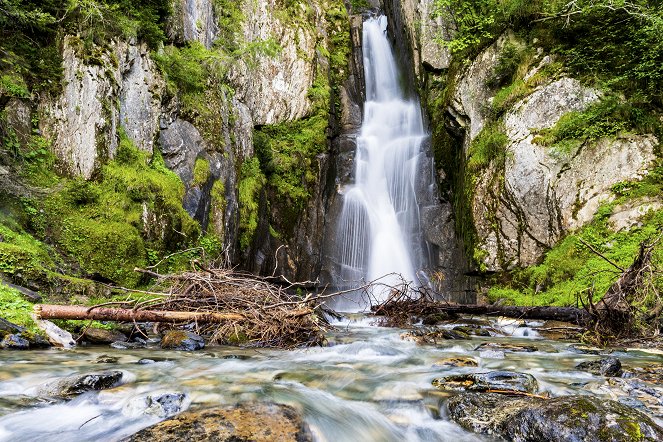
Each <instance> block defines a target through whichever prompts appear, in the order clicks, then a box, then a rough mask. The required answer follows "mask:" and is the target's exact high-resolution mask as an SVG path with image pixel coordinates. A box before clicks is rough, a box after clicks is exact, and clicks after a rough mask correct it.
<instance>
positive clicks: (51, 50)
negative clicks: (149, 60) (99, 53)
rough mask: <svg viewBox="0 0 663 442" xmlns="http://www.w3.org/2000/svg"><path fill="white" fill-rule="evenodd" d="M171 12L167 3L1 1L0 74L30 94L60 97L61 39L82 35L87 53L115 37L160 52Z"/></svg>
mask: <svg viewBox="0 0 663 442" xmlns="http://www.w3.org/2000/svg"><path fill="white" fill-rule="evenodd" d="M170 8H171V2H170V1H169V0H146V1H141V2H135V1H132V0H66V1H62V0H0V53H1V54H2V56H1V57H0V74H1V75H3V76H4V75H7V74H8V73H10V75H17V76H19V77H23V78H24V79H25V80H24V81H25V84H26V85H27V89H28V90H31V91H44V92H50V93H55V92H58V91H59V88H60V77H61V73H62V66H61V64H62V63H61V62H62V59H61V54H60V50H59V44H60V43H61V37H62V35H65V34H70V35H77V36H79V37H80V38H81V39H82V41H83V43H84V47H85V48H91V47H92V45H93V43H96V44H98V45H101V46H106V45H107V44H108V41H109V40H110V39H111V38H114V37H122V38H125V39H128V38H131V37H136V38H138V39H139V40H142V41H145V42H147V43H148V44H149V45H150V46H151V47H152V48H156V47H157V46H158V45H160V44H161V43H162V42H163V41H164V40H165V39H166V36H165V19H166V17H167V16H168V15H169V14H170ZM2 83H3V87H4V86H6V85H5V84H4V83H5V82H4V81H3V82H2ZM23 92H24V91H23ZM14 93H16V91H14Z"/></svg>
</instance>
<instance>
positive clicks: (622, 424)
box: [447, 393, 663, 442]
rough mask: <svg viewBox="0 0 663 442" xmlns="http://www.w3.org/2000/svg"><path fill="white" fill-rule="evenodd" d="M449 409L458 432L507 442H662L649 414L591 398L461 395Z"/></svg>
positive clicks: (658, 429) (448, 405) (661, 436)
mask: <svg viewBox="0 0 663 442" xmlns="http://www.w3.org/2000/svg"><path fill="white" fill-rule="evenodd" d="M447 407H448V409H449V416H450V417H451V418H452V419H453V420H454V421H456V422H457V423H458V424H460V425H461V426H462V427H464V428H466V429H468V430H470V431H474V432H477V433H483V434H491V435H497V436H501V437H503V438H505V439H507V440H510V441H518V442H566V441H583V442H605V441H642V440H648V441H657V440H663V428H661V427H660V426H658V425H657V424H656V423H654V422H653V421H652V420H651V419H650V418H649V417H648V416H647V415H645V414H643V413H641V412H639V411H637V410H635V409H632V408H630V407H628V406H626V405H623V404H620V403H618V402H615V401H611V400H604V399H601V398H597V397H592V396H566V397H559V398H553V399H540V398H532V397H528V398H513V397H509V396H505V395H499V394H492V393H491V394H476V393H465V394H462V395H458V396H455V397H452V398H451V399H449V401H448V402H447Z"/></svg>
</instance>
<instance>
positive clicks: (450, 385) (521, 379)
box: [432, 371, 539, 393]
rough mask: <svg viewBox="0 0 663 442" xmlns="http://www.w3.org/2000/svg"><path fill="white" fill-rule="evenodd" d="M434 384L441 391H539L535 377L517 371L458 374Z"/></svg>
mask: <svg viewBox="0 0 663 442" xmlns="http://www.w3.org/2000/svg"><path fill="white" fill-rule="evenodd" d="M432 383H433V385H434V386H435V387H437V388H439V389H440V390H451V391H489V390H500V391H518V392H522V393H536V392H537V391H538V389H539V385H538V383H537V382H536V379H535V378H534V376H532V375H531V374H527V373H518V372H515V371H490V372H487V373H468V374H457V375H451V376H445V377H442V378H437V379H433V381H432Z"/></svg>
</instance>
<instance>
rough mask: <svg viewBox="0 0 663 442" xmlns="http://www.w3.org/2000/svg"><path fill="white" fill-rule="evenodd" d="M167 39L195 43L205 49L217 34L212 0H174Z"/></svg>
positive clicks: (210, 44) (217, 28)
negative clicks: (200, 44) (198, 43)
mask: <svg viewBox="0 0 663 442" xmlns="http://www.w3.org/2000/svg"><path fill="white" fill-rule="evenodd" d="M173 9H174V11H173V18H172V19H171V23H170V29H169V30H168V31H169V32H168V33H169V37H170V38H172V39H175V40H178V41H179V42H189V41H197V42H200V43H202V44H203V45H204V46H205V47H206V48H207V49H210V48H211V47H212V44H213V43H214V40H215V39H216V37H217V35H218V33H219V26H218V24H217V19H216V17H215V15H214V2H213V1H212V0H175V1H174V2H173Z"/></svg>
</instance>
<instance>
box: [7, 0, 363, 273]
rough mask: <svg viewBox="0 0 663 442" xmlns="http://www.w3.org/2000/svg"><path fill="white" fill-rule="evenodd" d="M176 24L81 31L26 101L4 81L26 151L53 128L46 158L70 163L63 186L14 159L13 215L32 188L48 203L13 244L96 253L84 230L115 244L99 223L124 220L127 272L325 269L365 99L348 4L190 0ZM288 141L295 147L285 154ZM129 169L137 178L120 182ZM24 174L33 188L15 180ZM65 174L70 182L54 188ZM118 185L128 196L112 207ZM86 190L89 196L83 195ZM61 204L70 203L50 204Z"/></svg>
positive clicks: (86, 269) (64, 166) (67, 39)
mask: <svg viewBox="0 0 663 442" xmlns="http://www.w3.org/2000/svg"><path fill="white" fill-rule="evenodd" d="M166 28H167V38H168V40H167V41H166V42H165V47H162V48H161V49H159V48H153V47H148V45H147V44H146V43H144V42H141V41H139V40H137V39H135V38H131V39H127V40H125V39H122V38H112V39H110V40H107V41H104V42H101V41H97V40H92V41H90V40H89V39H83V38H81V37H79V36H75V35H65V36H64V37H63V38H62V40H61V42H60V44H59V46H58V50H59V51H60V54H61V60H62V62H61V63H62V64H61V67H62V71H61V78H60V80H59V81H60V83H61V85H62V87H61V89H60V90H59V91H58V93H57V94H42V95H36V94H35V95H32V96H28V94H27V93H26V94H25V95H24V96H20V97H17V98H11V94H10V93H6V91H5V90H4V89H3V102H2V104H3V117H4V116H5V115H7V118H6V120H3V122H4V121H6V122H7V124H6V129H7V133H8V134H11V135H12V136H15V134H22V133H27V134H26V136H25V139H24V140H19V142H18V143H19V144H20V146H18V147H17V149H18V151H19V152H18V153H19V154H22V152H23V151H24V150H25V151H29V150H30V149H32V148H33V144H34V140H36V139H37V138H38V140H39V141H40V142H43V144H44V146H45V147H46V149H47V150H46V149H44V150H43V155H45V157H44V158H47V161H46V160H45V161H46V164H44V165H45V166H46V167H48V168H50V167H52V168H53V170H54V171H56V172H57V175H48V179H49V180H51V181H50V182H44V183H41V182H39V183H35V182H36V181H39V180H40V179H41V178H40V177H41V175H40V174H41V172H39V173H34V174H33V173H32V172H30V173H27V172H26V170H27V169H28V168H27V167H23V168H22V167H21V165H20V164H19V163H15V162H13V160H12V158H11V156H6V157H3V164H4V163H6V164H7V166H6V167H4V166H3V183H4V182H5V181H7V186H4V185H3V190H9V192H8V193H7V194H5V193H4V192H3V201H4V200H7V201H8V202H7V204H6V207H7V209H3V211H4V212H7V213H8V214H9V216H12V217H14V216H15V215H16V214H17V213H22V212H23V210H22V209H21V207H20V205H21V203H20V201H18V200H16V198H17V197H19V196H20V195H26V196H29V199H30V201H31V202H30V203H29V204H30V206H31V207H35V210H36V211H37V215H36V216H34V217H33V216H32V215H30V213H28V215H27V219H25V228H26V231H22V230H21V229H18V228H16V229H13V230H12V229H8V230H7V232H10V231H11V235H9V233H8V234H7V235H5V236H6V237H7V238H10V237H11V238H12V240H11V241H8V240H5V242H17V241H18V239H17V240H16V241H14V238H19V237H20V236H21V235H23V234H24V233H25V234H27V235H30V234H31V232H30V231H31V230H34V231H36V232H35V233H36V234H35V237H37V238H38V239H40V240H42V241H44V245H43V246H42V245H40V246H39V247H40V249H41V248H42V247H43V248H44V253H53V252H55V250H52V251H46V250H47V249H48V248H49V247H50V245H53V246H55V248H56V249H58V251H59V252H62V253H63V254H64V255H65V261H66V260H67V258H66V256H67V255H68V254H69V253H72V252H74V251H75V250H80V248H79V247H78V246H76V247H74V246H73V245H72V244H71V242H72V240H73V241H80V239H78V240H77V239H75V238H72V236H76V235H78V237H79V238H80V236H81V235H82V236H88V238H87V240H89V241H90V243H94V244H95V246H98V244H97V243H96V242H97V240H98V241H99V242H106V241H108V240H109V237H108V235H107V234H102V233H101V232H99V231H105V232H108V231H109V230H113V227H111V226H109V225H108V223H110V222H116V223H120V224H123V226H122V228H123V229H125V230H126V232H130V235H129V236H131V237H132V238H135V242H134V245H133V249H132V252H131V253H129V252H127V251H126V250H123V249H122V247H118V251H117V259H109V260H108V261H109V262H107V263H106V265H120V266H122V267H123V268H125V269H126V270H127V272H131V270H128V269H129V268H130V267H132V266H144V265H146V264H149V263H150V262H154V261H155V260H156V258H157V256H159V255H161V256H163V255H167V254H168V253H169V252H174V251H178V250H180V249H184V248H187V247H188V248H194V249H195V248H196V247H199V248H202V249H205V252H206V253H208V255H209V254H210V253H211V254H212V255H213V256H217V257H218V258H223V259H224V260H225V261H226V262H228V263H230V264H233V265H236V264H237V263H243V265H244V267H245V268H247V269H248V270H251V271H255V272H260V273H267V274H271V273H273V272H274V273H276V274H283V275H285V276H286V277H288V278H298V279H308V278H309V277H310V276H311V275H315V274H316V271H319V267H320V259H319V255H320V250H321V244H322V226H323V224H324V217H325V203H324V194H325V188H326V185H327V180H328V167H329V166H328V163H329V162H328V156H329V153H328V151H329V146H330V145H331V143H332V140H333V139H335V138H336V136H337V134H338V133H339V131H340V128H341V126H342V125H343V124H347V121H348V120H349V119H350V117H348V116H347V115H346V116H345V117H343V118H342V114H343V113H344V114H349V113H352V112H355V113H356V109H354V110H350V109H349V107H351V104H350V100H349V98H348V97H349V95H350V94H354V95H356V94H358V92H357V90H356V89H357V88H356V87H355V85H354V82H355V80H354V78H350V77H349V66H350V65H349V55H350V52H351V45H350V31H349V29H350V25H349V20H348V13H347V10H346V7H345V5H344V3H343V2H342V1H335V0H320V1H315V2H308V1H307V2H299V1H298V2H287V3H284V2H282V1H278V0H261V1H257V2H256V1H243V2H226V1H223V0H195V1H194V0H175V1H173V2H172V7H171V15H170V16H169V17H168V18H167V24H166ZM348 84H349V85H350V86H349V88H351V89H353V91H351V92H348V90H349V89H348V87H346V86H347V85H348ZM5 95H8V97H7V98H8V100H4V98H5V97H4V96H5ZM22 95H23V94H22ZM9 98H11V100H9ZM341 109H343V110H341ZM341 120H344V121H345V123H343V122H342V121H341ZM4 129H5V126H4V125H3V134H4ZM31 132H32V134H33V135H31ZM34 134H38V135H34ZM255 134H258V135H255ZM254 136H258V137H259V140H258V141H256V140H254ZM35 137H36V138H35ZM33 138H34V139H33ZM257 142H259V143H260V145H261V146H263V148H262V150H261V151H260V152H256V151H255V150H254V145H256V143H257ZM279 143H280V144H279ZM283 146H287V147H286V148H288V149H290V152H287V153H286V152H281V151H279V150H278V149H281V147H283ZM135 151H137V152H138V153H134V152H135ZM267 152H268V153H269V155H268V154H267ZM272 152H274V153H273V154H272ZM28 153H29V152H28ZM281 154H283V155H281ZM50 155H52V159H48V158H51V157H50ZM293 160H294V161H296V164H295V163H292V161H293ZM135 161H138V163H136V162H135ZM129 163H131V164H129ZM49 164H50V165H49ZM134 164H137V166H135V167H137V168H138V169H139V170H142V169H144V168H145V167H146V168H147V170H149V172H150V174H152V173H153V172H154V175H155V177H154V179H155V180H162V181H163V180H165V181H168V182H169V183H171V184H168V183H166V182H162V181H159V182H158V183H157V182H152V181H150V180H151V179H152V175H149V178H144V177H141V176H140V173H141V172H140V171H139V170H137V171H134V170H129V169H131V168H132V167H134V166H133V165H134ZM159 164H163V165H165V166H166V167H167V170H163V169H160V167H161V166H159ZM40 166H41V165H40ZM41 169H43V167H41ZM30 170H32V169H30ZM168 170H169V171H173V172H174V173H175V174H176V176H177V179H178V180H179V183H177V184H176V183H175V181H173V180H174V177H173V176H171V175H169V173H170V172H168ZM119 171H121V172H122V173H123V174H124V173H128V174H130V175H131V176H128V175H122V176H121V177H120V176H116V175H115V173H116V172H118V173H119ZM136 172H138V174H139V175H137V176H134V175H133V174H134V173H136ZM48 173H51V172H48ZM37 175H39V176H37ZM59 177H63V178H62V179H60V178H59ZM111 179H117V180H119V182H118V183H111ZM62 180H64V181H62ZM12 181H13V182H16V183H17V185H16V186H13V187H12V188H10V186H9V182H12ZM42 181H48V180H45V179H44V180H42ZM55 181H60V184H59V185H58V184H56V185H55V186H56V187H54V188H51V189H48V186H50V185H51V184H50V183H51V182H55ZM146 181H147V182H146ZM86 183H89V184H86ZM34 184H37V187H35V185H34ZM43 186H45V187H43ZM57 186H60V187H63V186H64V187H67V190H66V191H65V192H59V191H58V187H57ZM108 186H112V190H111V192H112V193H113V198H115V201H107V199H112V198H110V197H108V198H107V196H106V194H105V193H104V192H105V191H106V190H108V189H107V187H108ZM70 187H71V190H70ZM40 188H43V189H44V190H43V191H41V190H40ZM75 188H82V189H84V190H83V191H81V192H83V193H86V192H87V193H86V195H85V196H82V197H80V198H78V197H74V198H73V200H72V197H71V195H70V194H72V193H76V192H78V190H76V189H75ZM54 193H55V195H56V196H52V197H51V196H46V197H42V196H40V195H42V194H45V195H52V194H54ZM61 193H62V195H60V194H61ZM119 194H121V195H119ZM60 196H61V197H62V198H60ZM127 196H128V198H127ZM170 197H172V199H169V198H170ZM118 198H119V200H118ZM178 199H180V201H181V202H180V203H176V202H177V200H178ZM51 200H57V202H53V205H51V206H49V204H50V202H52V201H51ZM125 200H126V201H125ZM44 201H46V202H44ZM120 201H122V202H120ZM26 204H27V203H26ZM106 204H111V205H116V206H117V207H115V208H116V209H118V214H117V217H116V218H114V217H115V215H113V214H108V213H106V214H103V213H102V214H97V213H96V211H97V210H103V207H101V206H103V205H106ZM4 206H5V203H4V202H3V207H4ZM55 206H57V210H56V207H55ZM65 206H66V207H65ZM182 207H183V209H184V212H183V211H182ZM65 208H66V210H65ZM31 210H32V209H31ZM58 211H60V213H56V212H58ZM65 212H66V213H65ZM88 214H90V215H89V216H91V218H90V219H89V220H88V219H87V218H85V217H87V216H88ZM21 216H24V215H21ZM58 216H61V217H64V218H65V224H67V226H66V227H65V228H64V230H60V229H54V228H51V227H50V226H49V225H48V224H51V223H52V222H53V221H54V220H55V219H56V218H57V217H58ZM123 217H124V218H125V219H124V220H123V219H121V218H123ZM33 218H34V219H33ZM37 218H39V220H37ZM42 218H44V219H42ZM70 218H71V220H72V221H71V222H72V227H71V228H69V227H68V222H69V219H70ZM74 218H75V220H74ZM84 218H85V221H84V222H82V221H81V219H84ZM111 218H112V219H111ZM124 223H126V224H124ZM36 224H47V226H41V225H40V226H39V228H36V227H35V226H36ZM80 224H85V226H84V227H81V226H80ZM73 225H75V228H74V227H73ZM91 226H94V228H93V227H91ZM79 227H80V229H79ZM74 230H76V232H77V233H76V235H71V232H72V231H74ZM93 230H94V231H93ZM97 234H99V235H100V236H101V237H99V238H97V237H95V235H97ZM126 236H127V235H124V237H126ZM81 239H82V238H81ZM201 241H202V242H201ZM4 245H6V246H7V247H9V246H10V245H11V246H12V247H14V246H16V244H14V243H12V244H3V246H4ZM17 247H18V246H17ZM277 251H278V256H277V253H276V252H277ZM89 252H90V253H92V251H89ZM100 253H102V254H103V253H104V252H103V251H101V250H100ZM3 257H4V255H3ZM208 257H209V256H208ZM58 259H59V258H58ZM185 259H187V258H185ZM74 261H77V259H75V258H74ZM12 262H14V261H12ZM74 265H75V266H76V267H81V268H78V269H77V270H76V271H75V273H79V274H81V276H93V277H98V278H102V279H108V280H112V281H114V282H120V283H127V284H134V283H135V282H136V279H135V278H133V277H128V279H127V278H125V277H124V276H123V277H118V275H117V272H113V271H105V270H104V269H103V267H104V265H102V264H99V265H91V264H90V263H89V261H88V262H85V259H84V258H82V257H81V259H80V261H79V263H76V264H74ZM12 266H13V264H12ZM38 267H40V269H41V266H38ZM44 267H47V268H48V269H47V270H48V272H50V271H51V269H52V268H53V267H51V266H50V264H49V265H45V266H44ZM81 270H82V271H81ZM4 273H5V276H6V277H8V278H9V279H13V280H16V281H17V282H19V283H26V282H27V280H28V279H30V278H29V277H27V276H26V275H21V274H19V277H18V278H16V277H15V276H16V274H17V273H20V272H18V271H16V269H15V268H14V267H12V268H11V269H9V270H8V271H6V272H4ZM24 273H25V272H24ZM124 273H126V272H124V271H123V275H124ZM95 275H96V276H95ZM33 285H35V286H36V285H38V284H33Z"/></svg>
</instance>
